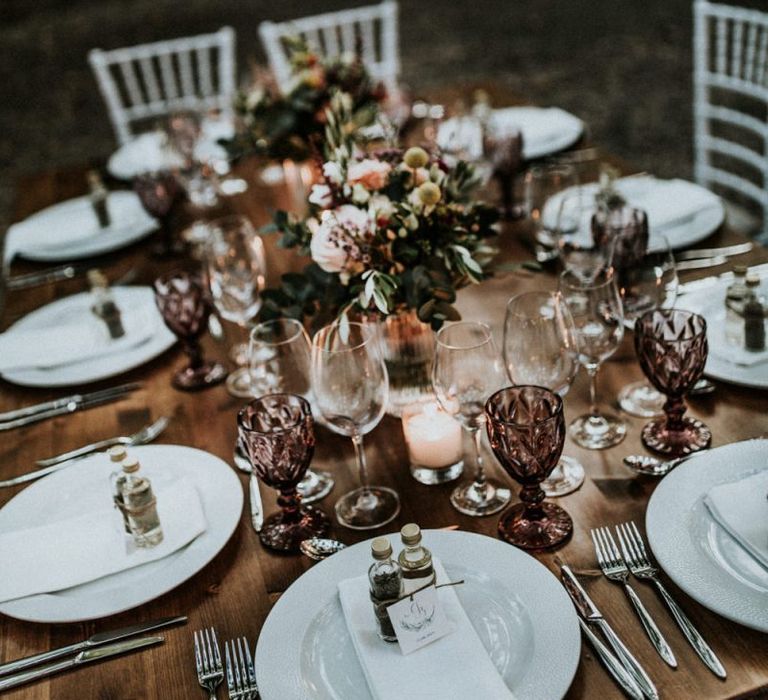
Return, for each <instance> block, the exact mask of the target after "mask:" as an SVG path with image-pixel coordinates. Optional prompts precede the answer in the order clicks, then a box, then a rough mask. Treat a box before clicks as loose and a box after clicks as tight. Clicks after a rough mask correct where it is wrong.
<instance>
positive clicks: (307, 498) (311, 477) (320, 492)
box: [296, 469, 335, 503]
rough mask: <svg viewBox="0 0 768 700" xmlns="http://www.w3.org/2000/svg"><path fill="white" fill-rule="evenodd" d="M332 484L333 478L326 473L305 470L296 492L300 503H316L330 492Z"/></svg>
mask: <svg viewBox="0 0 768 700" xmlns="http://www.w3.org/2000/svg"><path fill="white" fill-rule="evenodd" d="M334 483H335V482H334V480H333V477H332V476H331V475H330V474H329V473H328V472H323V471H315V470H313V469H307V473H306V474H305V475H304V478H303V479H302V480H301V481H300V482H299V483H298V485H297V486H296V490H297V491H298V492H299V495H300V496H301V502H302V503H316V502H317V501H319V500H321V499H323V498H325V497H326V496H327V495H328V494H329V493H330V492H331V489H332V488H333V485H334Z"/></svg>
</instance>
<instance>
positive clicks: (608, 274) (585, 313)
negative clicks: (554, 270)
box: [560, 268, 627, 450]
mask: <svg viewBox="0 0 768 700" xmlns="http://www.w3.org/2000/svg"><path fill="white" fill-rule="evenodd" d="M560 291H561V292H562V294H563V297H564V298H565V300H566V302H567V304H568V307H569V309H570V310H571V316H573V321H574V324H575V326H576V335H577V339H578V343H579V362H580V363H581V364H582V365H583V366H584V367H585V368H586V370H587V372H588V374H589V402H590V412H589V413H588V414H586V415H583V416H579V417H578V418H576V419H575V420H574V421H573V422H572V423H571V424H570V426H569V428H568V430H569V432H570V435H571V438H572V439H573V441H574V442H575V443H576V444H577V445H581V447H586V448H587V449H590V450H602V449H604V448H606V447H612V446H613V445H618V444H619V443H620V442H621V441H622V440H623V439H624V436H625V435H626V434H627V425H626V423H624V421H623V420H621V418H619V417H618V416H614V415H612V414H606V413H601V412H600V410H599V409H598V406H597V372H598V370H599V369H600V365H601V364H602V363H603V362H604V361H605V360H607V359H608V358H609V357H610V356H611V355H613V353H614V352H616V350H617V349H618V347H619V345H620V344H621V340H622V338H623V337H624V311H623V308H622V303H621V296H620V295H619V290H618V287H617V286H616V278H615V275H614V271H613V269H611V268H609V269H608V270H601V271H600V272H598V273H597V275H596V276H595V279H594V280H593V281H586V280H584V279H583V278H582V277H580V276H579V275H577V274H575V273H574V272H571V271H569V270H566V271H565V272H563V273H562V274H561V275H560Z"/></svg>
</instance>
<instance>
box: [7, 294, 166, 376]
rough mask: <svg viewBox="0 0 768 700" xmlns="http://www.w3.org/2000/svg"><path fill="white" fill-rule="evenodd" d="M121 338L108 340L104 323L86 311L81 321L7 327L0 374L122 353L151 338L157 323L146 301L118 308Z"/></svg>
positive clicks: (155, 313) (153, 310) (154, 311)
mask: <svg viewBox="0 0 768 700" xmlns="http://www.w3.org/2000/svg"><path fill="white" fill-rule="evenodd" d="M120 314H121V320H122V322H123V328H124V329H125V335H124V336H123V337H122V338H116V339H114V340H113V339H112V338H110V337H109V331H108V329H107V324H106V323H104V321H102V320H101V319H100V318H98V317H97V316H95V315H94V314H92V313H91V312H90V311H87V312H85V313H83V316H82V320H78V321H77V322H74V321H71V322H67V323H65V324H62V325H60V326H49V327H47V328H39V329H33V330H27V329H25V328H15V329H14V328H11V330H9V331H6V332H5V333H0V372H9V371H11V370H18V369H29V368H36V369H49V368H51V367H58V366H61V365H67V364H72V363H75V362H83V361H85V360H91V359H94V358H96V357H102V356H104V355H113V354H116V353H119V352H124V351H125V350H128V349H130V348H132V347H135V346H137V345H140V344H141V343H144V342H146V341H147V340H148V339H149V338H151V337H152V336H153V335H154V334H155V332H156V330H157V324H158V316H159V314H158V311H157V309H156V308H155V306H154V303H153V302H152V301H151V300H150V301H148V303H146V304H142V305H139V306H135V307H129V308H122V307H121V308H120Z"/></svg>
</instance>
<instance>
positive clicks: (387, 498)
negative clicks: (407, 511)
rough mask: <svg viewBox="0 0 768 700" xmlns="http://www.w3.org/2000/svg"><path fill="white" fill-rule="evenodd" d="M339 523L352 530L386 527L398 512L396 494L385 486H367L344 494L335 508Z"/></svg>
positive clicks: (398, 504) (398, 503) (398, 499)
mask: <svg viewBox="0 0 768 700" xmlns="http://www.w3.org/2000/svg"><path fill="white" fill-rule="evenodd" d="M335 510H336V517H337V518H338V519H339V523H340V524H341V525H344V527H348V528H351V529H352V530H373V529H374V528H377V527H381V526H382V525H386V524H387V523H388V522H391V521H392V520H394V519H395V518H396V517H397V514H398V513H399V512H400V498H399V497H398V495H397V492H395V491H393V490H392V489H388V488H386V487H385V486H369V487H368V488H362V487H361V488H359V489H355V490H354V491H350V492H349V493H345V494H344V495H343V496H342V497H341V498H340V499H339V500H338V501H337V502H336V506H335Z"/></svg>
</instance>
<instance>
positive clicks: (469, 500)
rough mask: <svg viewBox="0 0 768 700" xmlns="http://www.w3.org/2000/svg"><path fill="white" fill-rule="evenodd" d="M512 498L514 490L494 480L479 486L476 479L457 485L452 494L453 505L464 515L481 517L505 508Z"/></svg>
mask: <svg viewBox="0 0 768 700" xmlns="http://www.w3.org/2000/svg"><path fill="white" fill-rule="evenodd" d="M511 498H512V492H511V491H510V490H509V489H508V488H506V487H504V486H500V485H499V484H498V483H496V482H494V481H486V482H485V483H484V484H482V485H481V486H478V485H477V484H476V483H475V482H474V481H473V482H471V483H469V484H464V485H463V486H457V487H456V488H455V489H454V490H453V493H452V494H451V505H452V506H453V507H454V508H455V509H456V510H458V511H459V513H464V515H471V516H473V517H475V518H481V517H482V516H484V515H493V514H494V513H498V512H499V511H500V510H503V509H504V508H505V507H506V505H507V504H508V503H509V500H510V499H511Z"/></svg>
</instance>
